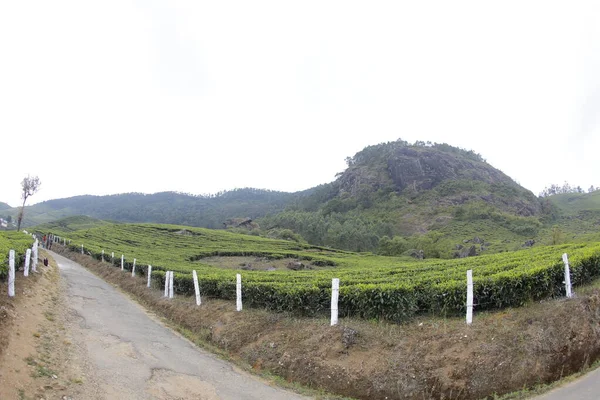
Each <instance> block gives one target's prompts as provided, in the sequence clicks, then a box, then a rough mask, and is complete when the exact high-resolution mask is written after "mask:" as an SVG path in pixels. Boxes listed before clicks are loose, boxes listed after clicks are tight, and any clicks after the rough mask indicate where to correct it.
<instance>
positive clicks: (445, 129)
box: [0, 0, 600, 206]
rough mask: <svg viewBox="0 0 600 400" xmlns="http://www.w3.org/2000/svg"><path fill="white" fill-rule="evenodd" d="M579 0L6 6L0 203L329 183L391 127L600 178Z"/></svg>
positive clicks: (592, 47) (567, 176)
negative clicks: (32, 188)
mask: <svg viewBox="0 0 600 400" xmlns="http://www.w3.org/2000/svg"><path fill="white" fill-rule="evenodd" d="M599 22H600V5H598V3H597V2H593V1H589V2H584V1H572V2H564V1H522V0H519V1H503V2H487V1H480V0H477V1H461V0H454V1H451V2H448V1H419V2H415V1H410V2H409V1H375V2H367V1H360V2H359V1H351V0H344V1H323V0H319V1H312V0H304V1H301V2H285V1H276V0H274V1H262V0H254V1H228V0H223V1H194V0H190V1H173V0H171V1H159V0H155V1H148V0H144V1H142V0H139V1H129V0H118V1H113V0H104V1H101V2H100V1H95V2H90V1H85V2H84V1H79V0H74V1H62V0H55V1H52V2H49V1H27V2H23V1H0V145H1V151H0V161H1V164H0V165H2V167H1V168H0V201H3V202H8V203H9V204H11V205H13V206H16V205H18V204H19V203H20V182H21V180H22V179H23V178H24V177H25V176H28V175H30V176H39V178H40V179H41V181H42V186H41V189H40V191H39V192H38V193H37V194H35V195H34V196H33V197H31V198H30V200H29V201H28V204H33V203H37V202H41V201H44V200H49V199H54V198H63V197H69V196H75V195H82V194H95V195H102V194H114V193H123V192H143V193H154V192H159V191H179V192H186V193H193V194H210V193H215V192H218V191H222V190H228V189H233V188H241V187H256V188H265V189H272V190H282V191H297V190H303V189H307V188H310V187H313V186H316V185H318V184H322V183H327V182H331V181H332V180H334V179H335V174H336V173H338V172H341V171H343V170H344V168H345V162H344V159H345V158H346V157H347V156H352V155H354V154H355V153H356V152H358V151H360V150H361V149H362V148H364V147H365V146H368V145H374V144H377V143H381V142H387V141H393V140H396V139H399V138H402V139H403V140H408V141H410V142H414V141H416V140H422V141H432V142H445V143H448V144H451V145H454V146H458V147H462V148H466V149H469V150H474V151H476V152H477V153H480V154H481V155H482V156H483V157H484V158H485V159H486V160H487V161H488V162H489V163H490V164H491V165H493V166H494V167H496V168H499V169H501V170H502V171H503V172H505V173H506V174H508V175H509V176H510V177H512V178H513V179H514V180H516V181H517V182H518V183H520V184H521V185H523V186H524V187H526V188H528V189H530V190H532V191H533V192H534V193H536V194H538V193H539V192H540V191H541V190H542V189H543V188H544V187H545V186H549V185H550V184H552V183H558V184H561V183H563V182H564V181H568V182H569V183H570V184H571V185H574V186H577V185H580V186H582V187H584V188H585V189H587V188H588V187H589V186H590V185H592V184H593V185H595V186H600V176H598V172H599V171H600V157H598V152H599V150H600V118H599V115H600V114H599V113H600V23H599Z"/></svg>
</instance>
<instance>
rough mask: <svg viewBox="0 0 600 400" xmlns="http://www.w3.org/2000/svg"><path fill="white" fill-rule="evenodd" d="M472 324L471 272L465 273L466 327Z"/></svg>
mask: <svg viewBox="0 0 600 400" xmlns="http://www.w3.org/2000/svg"><path fill="white" fill-rule="evenodd" d="M472 323H473V270H472V269H470V270H468V271H467V325H471V324H472Z"/></svg>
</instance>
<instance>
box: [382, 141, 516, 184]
mask: <svg viewBox="0 0 600 400" xmlns="http://www.w3.org/2000/svg"><path fill="white" fill-rule="evenodd" d="M387 170H388V172H389V174H390V178H391V179H392V181H393V182H394V185H395V186H396V188H397V190H398V191H402V190H403V189H405V188H407V187H412V188H413V189H414V190H431V189H433V188H435V187H436V186H437V185H439V184H440V183H442V182H444V181H445V180H452V179H454V180H456V179H464V178H467V179H472V180H477V181H482V182H486V183H489V184H494V183H509V184H512V183H513V181H512V179H510V178H509V177H508V176H506V175H505V174H504V173H502V172H501V171H499V170H497V169H495V168H493V167H491V166H490V165H488V164H485V163H483V162H481V161H476V160H470V159H467V158H465V157H458V156H457V155H456V154H453V153H446V152H443V151H439V150H436V149H433V148H427V147H425V148H411V147H403V148H399V149H397V150H395V151H394V152H393V154H391V156H390V157H389V158H388V160H387Z"/></svg>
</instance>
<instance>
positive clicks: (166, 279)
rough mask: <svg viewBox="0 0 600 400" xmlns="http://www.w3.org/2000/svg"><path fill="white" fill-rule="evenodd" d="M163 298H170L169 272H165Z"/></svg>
mask: <svg viewBox="0 0 600 400" xmlns="http://www.w3.org/2000/svg"><path fill="white" fill-rule="evenodd" d="M163 297H169V271H167V272H165V295H164V296H163Z"/></svg>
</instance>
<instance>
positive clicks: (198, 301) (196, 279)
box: [192, 270, 202, 306]
mask: <svg viewBox="0 0 600 400" xmlns="http://www.w3.org/2000/svg"><path fill="white" fill-rule="evenodd" d="M192 277H193V278H194V291H195V292H196V305H197V306H199V305H200V304H202V300H201V299H200V286H198V274H196V270H193V271H192Z"/></svg>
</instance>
